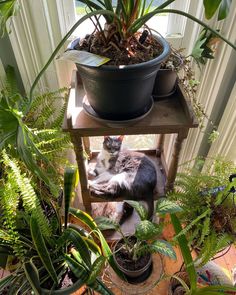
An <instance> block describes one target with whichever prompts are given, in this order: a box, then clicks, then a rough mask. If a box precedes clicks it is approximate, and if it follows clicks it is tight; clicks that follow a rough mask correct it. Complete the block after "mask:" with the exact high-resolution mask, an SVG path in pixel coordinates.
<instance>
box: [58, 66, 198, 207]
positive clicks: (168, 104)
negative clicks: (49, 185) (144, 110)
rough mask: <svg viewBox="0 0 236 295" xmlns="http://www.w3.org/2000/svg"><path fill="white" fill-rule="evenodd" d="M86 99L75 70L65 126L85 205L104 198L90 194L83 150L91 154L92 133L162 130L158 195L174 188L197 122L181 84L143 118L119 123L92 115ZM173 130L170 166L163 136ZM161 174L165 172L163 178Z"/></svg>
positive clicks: (158, 153)
mask: <svg viewBox="0 0 236 295" xmlns="http://www.w3.org/2000/svg"><path fill="white" fill-rule="evenodd" d="M84 101H86V96H85V93H84V89H83V85H82V83H81V80H80V77H79V75H78V73H77V72H76V71H74V73H73V77H72V83H71V89H70V95H69V101H68V106H67V111H66V114H65V118H64V123H63V130H64V131H66V132H69V133H70V136H71V140H72V143H73V145H74V150H75V154H76V161H77V164H78V169H79V174H80V185H81V193H82V198H83V205H84V206H85V208H86V211H90V212H91V209H92V207H91V203H92V202H104V199H100V198H97V197H96V198H95V197H93V196H91V194H90V192H89V189H88V179H87V171H86V168H85V163H84V150H85V151H86V153H87V154H88V155H92V153H91V151H90V143H89V137H90V136H103V135H135V134H160V136H159V142H158V144H157V148H156V150H154V158H155V162H157V163H158V165H157V166H158V167H159V168H160V167H161V168H163V169H162V170H163V171H164V173H162V171H161V170H160V169H159V171H161V172H160V173H159V172H158V179H159V180H160V179H161V183H160V181H159V185H158V189H157V191H158V193H157V196H163V195H164V194H165V193H166V192H167V191H168V190H171V189H172V188H173V185H174V180H175V177H176V173H177V167H178V159H179V154H180V150H181V146H182V143H183V140H184V139H185V138H186V137H187V135H188V132H189V129H190V128H195V127H197V126H198V122H197V120H196V118H195V116H194V113H193V109H192V107H191V103H190V102H189V101H188V100H187V99H186V97H185V95H184V92H183V91H182V89H181V88H180V87H179V86H178V87H177V90H176V92H175V93H174V94H173V95H171V96H169V97H168V98H165V99H162V100H160V101H155V103H154V105H153V108H152V109H151V111H150V112H149V113H148V114H147V115H146V116H145V117H144V118H142V119H141V120H139V121H135V122H133V121H132V122H125V123H124V122H119V123H118V124H115V123H114V122H112V124H111V122H106V121H104V120H103V121H101V120H98V119H96V118H93V117H91V116H90V115H88V114H87V113H86V112H85V110H84V109H83V102H84ZM124 107H125V106H124ZM171 133H175V134H177V136H176V138H175V142H174V146H173V150H172V155H171V159H170V163H169V165H168V166H167V165H166V163H165V162H166V161H165V158H164V153H163V149H164V136H165V134H171ZM161 174H163V175H165V177H164V179H163V175H161ZM159 176H160V177H159ZM123 199H124V198H122V196H121V198H120V199H115V201H118V200H119V201H120V200H123ZM108 201H109V202H110V201H114V200H108Z"/></svg>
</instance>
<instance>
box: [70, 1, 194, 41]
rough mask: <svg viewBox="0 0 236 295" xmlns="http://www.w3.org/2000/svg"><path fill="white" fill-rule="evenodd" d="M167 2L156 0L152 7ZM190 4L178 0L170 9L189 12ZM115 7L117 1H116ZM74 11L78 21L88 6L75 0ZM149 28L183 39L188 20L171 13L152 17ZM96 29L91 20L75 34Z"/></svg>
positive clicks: (79, 34)
mask: <svg viewBox="0 0 236 295" xmlns="http://www.w3.org/2000/svg"><path fill="white" fill-rule="evenodd" d="M150 2H151V0H148V1H147V5H149V4H150ZM164 2H165V0H154V1H153V2H152V5H151V8H150V9H151V10H152V7H153V8H155V7H157V6H159V5H161V4H162V3H164ZM189 3H190V1H189V0H187V1H181V0H177V1H175V2H174V3H173V4H172V5H171V6H170V8H173V9H180V10H184V11H188V9H189ZM114 5H115V1H114ZM74 9H75V17H76V20H78V19H80V18H81V17H82V16H83V15H85V13H86V5H85V4H83V3H81V2H80V1H78V0H74ZM147 24H148V26H149V27H150V28H152V29H154V30H156V31H158V32H159V33H160V34H161V35H163V36H168V37H169V38H171V37H175V38H177V37H178V38H181V37H182V36H183V34H184V29H185V25H186V19H185V18H184V17H182V16H179V15H174V14H170V13H166V14H160V15H158V16H154V17H152V18H151V19H150V20H149V21H148V22H147ZM93 29H94V26H93V24H92V22H91V21H90V20H87V21H86V22H84V23H83V24H82V25H81V26H80V27H79V28H78V29H77V30H76V31H75V33H74V35H75V36H81V35H85V34H87V33H88V32H89V33H90V32H92V31H93Z"/></svg>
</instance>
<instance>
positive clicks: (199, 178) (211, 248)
mask: <svg viewBox="0 0 236 295" xmlns="http://www.w3.org/2000/svg"><path fill="white" fill-rule="evenodd" d="M209 169H210V171H208V168H207V169H206V171H205V172H199V171H198V170H195V169H191V170H190V171H189V170H187V171H186V172H185V173H180V174H179V175H178V176H177V179H176V184H175V189H174V191H173V192H172V193H170V195H169V197H170V198H171V199H172V200H174V201H177V202H178V203H179V204H180V205H181V206H182V208H183V211H182V212H180V213H179V215H178V217H179V219H180V221H181V223H182V224H183V225H184V228H183V231H182V233H183V234H186V235H187V237H188V241H189V243H190V245H191V246H192V247H193V248H194V249H195V250H198V252H199V251H200V252H199V256H198V258H199V260H201V263H202V264H205V263H207V262H208V261H209V260H210V259H211V258H212V257H213V256H214V255H215V254H216V253H217V252H218V251H221V250H222V249H224V248H225V247H227V246H228V245H229V244H231V243H234V242H235V233H236V228H235V222H236V207H235V204H234V186H235V179H233V178H232V179H231V180H232V182H230V183H228V181H229V180H228V177H229V175H230V174H232V173H234V172H235V166H234V165H233V164H232V163H230V162H226V161H224V160H221V159H214V160H213V161H211V163H210V164H209Z"/></svg>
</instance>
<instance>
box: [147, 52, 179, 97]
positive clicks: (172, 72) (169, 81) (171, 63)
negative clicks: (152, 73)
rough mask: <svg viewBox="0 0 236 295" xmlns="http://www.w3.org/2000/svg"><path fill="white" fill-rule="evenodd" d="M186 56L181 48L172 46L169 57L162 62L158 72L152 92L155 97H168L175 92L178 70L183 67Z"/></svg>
mask: <svg viewBox="0 0 236 295" xmlns="http://www.w3.org/2000/svg"><path fill="white" fill-rule="evenodd" d="M184 58H185V57H184V56H183V55H182V54H181V50H176V49H174V48H171V53H170V55H169V57H168V58H167V59H166V60H165V61H164V62H162V63H161V67H160V70H159V71H158V72H157V75H156V80H155V84H154V88H153V92H152V94H153V97H154V99H158V98H161V97H167V96H170V95H171V94H173V93H174V92H175V90H176V84H177V78H178V72H179V71H180V70H181V68H182V65H183V61H184Z"/></svg>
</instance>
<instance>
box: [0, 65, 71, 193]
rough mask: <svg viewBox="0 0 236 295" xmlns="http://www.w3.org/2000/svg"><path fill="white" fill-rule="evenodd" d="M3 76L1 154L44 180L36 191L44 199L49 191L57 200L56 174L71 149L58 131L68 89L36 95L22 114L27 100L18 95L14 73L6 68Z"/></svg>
mask: <svg viewBox="0 0 236 295" xmlns="http://www.w3.org/2000/svg"><path fill="white" fill-rule="evenodd" d="M6 74H7V75H6V76H7V77H6V82H5V86H4V88H3V89H2V90H1V92H0V136H1V143H0V151H1V150H3V149H6V151H7V153H8V154H10V155H11V156H13V157H14V158H17V159H20V160H21V162H19V164H20V166H21V168H22V169H24V171H25V172H26V173H27V174H29V173H31V174H32V175H33V176H34V177H35V178H39V179H40V180H43V182H44V183H45V185H42V184H41V187H40V188H39V190H40V191H41V192H42V191H44V192H45V197H47V195H48V193H49V190H48V187H49V188H50V191H51V193H52V194H53V195H54V196H58V188H59V186H60V185H61V183H62V177H58V172H59V171H60V169H61V166H62V165H63V166H64V164H65V162H66V160H65V156H63V152H64V151H65V150H66V149H67V148H69V147H70V146H71V145H70V139H69V136H68V134H65V133H63V132H62V130H61V125H62V121H63V115H64V111H65V108H66V103H67V89H64V88H63V89H59V90H57V91H54V92H47V93H44V94H42V95H38V96H37V97H36V98H35V101H34V104H33V105H32V108H30V109H29V110H28V112H27V114H25V111H26V109H27V108H28V105H29V100H28V98H27V97H25V96H23V95H21V94H20V93H19V90H18V88H17V83H16V78H15V73H14V69H13V68H12V67H8V68H7V70H6ZM61 105H62V106H61ZM51 163H52V164H51ZM38 183H39V182H38ZM44 188H45V189H44Z"/></svg>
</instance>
